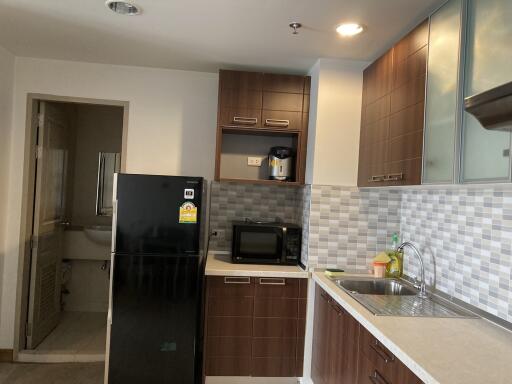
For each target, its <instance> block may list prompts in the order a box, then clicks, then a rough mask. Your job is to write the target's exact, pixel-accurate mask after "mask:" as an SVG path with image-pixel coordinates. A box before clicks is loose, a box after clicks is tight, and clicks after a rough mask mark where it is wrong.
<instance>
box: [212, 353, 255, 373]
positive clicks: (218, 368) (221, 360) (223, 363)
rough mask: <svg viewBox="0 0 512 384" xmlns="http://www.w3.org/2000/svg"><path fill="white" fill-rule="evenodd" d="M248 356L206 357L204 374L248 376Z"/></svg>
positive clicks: (249, 371) (249, 360) (249, 364)
mask: <svg viewBox="0 0 512 384" xmlns="http://www.w3.org/2000/svg"><path fill="white" fill-rule="evenodd" d="M251 363H252V362H251V358H250V357H234V356H233V357H207V358H206V364H205V374H206V376H250V375H251Z"/></svg>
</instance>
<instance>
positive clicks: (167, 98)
mask: <svg viewBox="0 0 512 384" xmlns="http://www.w3.org/2000/svg"><path fill="white" fill-rule="evenodd" d="M15 69H16V74H15V85H14V105H13V124H12V127H13V129H12V150H11V156H10V178H9V184H8V185H9V200H8V207H9V209H8V211H7V221H8V223H9V227H8V228H7V239H8V241H7V253H6V255H5V260H4V273H3V276H4V281H3V289H4V295H3V301H2V307H1V312H0V324H1V327H0V348H12V346H13V336H14V319H15V313H14V312H15V300H16V289H15V288H16V283H17V282H16V280H17V271H18V256H19V249H18V248H19V246H18V243H19V227H20V212H21V190H22V167H23V149H24V140H25V114H26V103H27V93H45V94H53V95H60V96H74V97H88V98H100V99H113V100H125V101H129V102H130V113H129V126H128V143H127V151H126V161H127V162H126V166H127V171H128V172H134V173H135V172H139V173H153V174H167V175H197V176H204V177H206V178H208V179H212V178H213V172H214V153H215V127H216V116H217V87H218V75H216V74H212V73H201V72H187V71H176V70H163V69H150V68H139V67H127V66H113V65H103V64H90V63H78V62H67V61H55V60H44V59H31V58H16V64H15Z"/></svg>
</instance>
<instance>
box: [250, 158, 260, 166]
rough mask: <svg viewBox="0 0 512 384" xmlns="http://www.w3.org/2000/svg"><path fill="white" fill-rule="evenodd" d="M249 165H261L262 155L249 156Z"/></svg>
mask: <svg viewBox="0 0 512 384" xmlns="http://www.w3.org/2000/svg"><path fill="white" fill-rule="evenodd" d="M247 165H248V166H250V167H261V157H248V158H247Z"/></svg>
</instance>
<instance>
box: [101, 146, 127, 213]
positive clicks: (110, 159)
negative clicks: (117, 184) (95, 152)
mask: <svg viewBox="0 0 512 384" xmlns="http://www.w3.org/2000/svg"><path fill="white" fill-rule="evenodd" d="M120 168H121V154H120V153H109V152H100V153H99V156H98V187H97V192H96V216H112V196H113V192H114V173H116V172H119V170H120Z"/></svg>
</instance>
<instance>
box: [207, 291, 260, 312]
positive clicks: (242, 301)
mask: <svg viewBox="0 0 512 384" xmlns="http://www.w3.org/2000/svg"><path fill="white" fill-rule="evenodd" d="M253 308H254V298H252V297H249V296H246V297H210V298H209V299H208V316H247V317H250V316H252V315H253Z"/></svg>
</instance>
